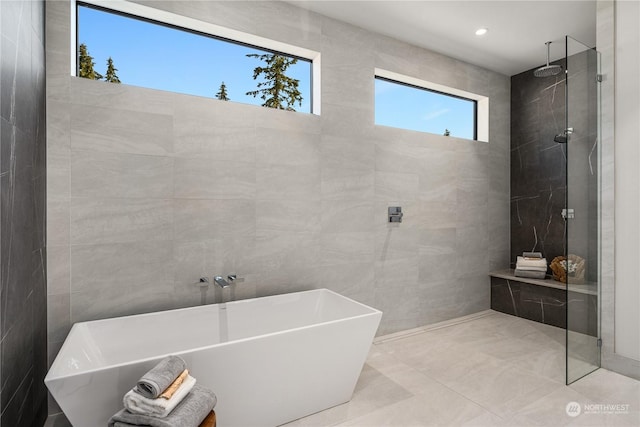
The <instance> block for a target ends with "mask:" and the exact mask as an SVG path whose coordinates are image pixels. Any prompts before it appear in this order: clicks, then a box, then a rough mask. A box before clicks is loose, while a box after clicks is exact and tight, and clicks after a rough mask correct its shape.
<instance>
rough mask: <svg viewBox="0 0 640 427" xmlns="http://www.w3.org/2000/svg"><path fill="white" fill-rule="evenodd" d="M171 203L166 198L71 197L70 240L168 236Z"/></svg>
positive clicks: (86, 241) (95, 241)
mask: <svg viewBox="0 0 640 427" xmlns="http://www.w3.org/2000/svg"><path fill="white" fill-rule="evenodd" d="M172 205H173V203H172V201H171V200H166V199H73V200H71V233H70V234H71V244H72V245H79V244H100V243H121V242H135V241H157V240H170V239H171V238H172V230H171V224H172V222H173V209H172V208H173V206H172Z"/></svg>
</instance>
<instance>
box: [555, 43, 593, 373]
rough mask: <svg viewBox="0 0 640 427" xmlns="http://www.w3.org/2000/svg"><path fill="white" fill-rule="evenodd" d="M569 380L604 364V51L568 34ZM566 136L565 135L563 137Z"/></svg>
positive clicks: (567, 281) (566, 80) (564, 213)
mask: <svg viewBox="0 0 640 427" xmlns="http://www.w3.org/2000/svg"><path fill="white" fill-rule="evenodd" d="M564 62H565V64H566V70H565V73H566V74H565V77H566V78H565V102H566V104H565V105H566V106H565V128H564V130H563V131H562V133H561V134H560V135H559V138H557V139H556V141H558V139H560V143H561V144H563V145H564V153H565V156H566V174H565V176H566V189H567V190H566V203H565V210H564V211H563V217H564V219H565V236H564V238H565V245H564V246H565V254H564V257H565V258H566V264H565V265H566V267H567V268H566V269H567V275H566V276H565V285H566V289H567V305H566V307H567V308H566V315H567V323H566V324H567V330H566V382H567V384H570V383H572V382H574V381H576V380H577V379H579V378H582V377H583V376H585V375H587V374H589V373H590V372H592V371H594V370H595V369H597V368H598V367H599V366H600V345H601V342H600V339H599V337H600V318H599V313H600V303H599V302H600V298H599V295H600V147H601V144H600V143H599V142H600V93H599V91H600V81H601V75H600V54H599V53H598V52H597V51H596V50H595V49H593V48H590V47H588V46H586V45H584V44H583V43H581V42H579V41H577V40H575V39H573V38H571V37H569V36H567V37H566V39H565V61H564ZM562 137H565V139H564V141H566V142H563V140H562Z"/></svg>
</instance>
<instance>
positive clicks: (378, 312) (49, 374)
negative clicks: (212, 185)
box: [44, 288, 383, 387]
mask: <svg viewBox="0 0 640 427" xmlns="http://www.w3.org/2000/svg"><path fill="white" fill-rule="evenodd" d="M324 292H328V293H331V294H334V295H337V296H338V297H340V298H344V299H346V300H349V301H350V302H352V303H354V304H356V305H359V306H362V307H364V308H366V309H368V310H370V311H371V312H370V313H364V314H359V315H356V316H349V317H343V318H340V319H335V320H329V321H325V322H319V323H313V324H311V325H305V326H299V327H295V328H290V329H285V330H282V331H277V332H269V333H264V334H259V335H253V336H250V337H245V338H239V339H236V340H232V341H226V342H219V343H215V344H210V345H205V346H199V347H192V348H189V349H187V350H181V351H175V352H171V353H166V354H165V353H162V354H158V355H154V356H151V357H144V358H139V359H133V360H130V361H128V362H121V363H114V364H111V365H107V366H101V367H98V368H91V369H86V370H82V371H77V372H74V373H72V374H67V375H53V372H55V369H54V368H55V367H56V365H57V364H58V355H60V354H61V353H63V351H64V350H65V347H66V346H67V345H71V344H70V343H68V342H67V339H66V338H65V341H64V342H63V344H62V347H60V350H59V351H58V353H57V354H56V357H55V359H54V360H53V363H52V364H51V366H50V367H49V370H48V371H47V375H46V376H45V378H44V382H45V384H47V387H48V385H49V383H51V381H55V380H58V379H63V378H73V377H76V376H78V375H84V374H90V373H94V372H101V371H105V370H107V369H114V368H119V367H122V366H128V365H131V364H135V363H144V362H149V361H152V360H158V359H162V358H164V357H167V356H170V355H176V356H180V355H183V354H187V353H191V352H195V351H200V350H207V349H210V348H213V347H222V346H228V345H231V344H234V343H240V342H246V341H251V340H254V339H258V338H265V337H270V336H278V335H282V334H284V333H288V332H292V331H301V330H305V329H311V328H318V327H320V326H324V325H331V324H335V323H339V322H344V321H345V320H352V319H361V318H365V317H370V316H380V317H382V314H383V313H382V311H381V310H378V309H376V308H373V307H371V306H368V305H366V304H363V303H361V302H358V301H356V300H354V299H352V298H349V297H346V296H344V295H342V294H339V293H338V292H335V291H332V290H331V289H327V288H318V289H308V290H305V291H298V292H288V293H285V294H275V295H267V296H262V297H254V298H247V299H242V300H237V301H229V302H226V303H215V304H204V305H197V306H192V307H183V308H174V309H169V310H160V311H152V312H149V313H140V314H129V315H126V316H117V317H109V318H105V319H97V320H86V321H83V322H76V323H74V324H73V325H72V326H71V329H70V330H69V334H68V335H67V337H69V336H70V335H71V333H72V332H73V330H74V329H76V328H77V327H81V326H82V325H84V324H85V323H89V322H91V323H93V322H107V321H110V320H113V319H122V318H127V317H140V316H151V315H155V314H158V313H164V312H177V311H185V310H192V309H194V308H201V307H206V306H211V305H220V304H236V303H249V302H251V301H252V300H256V299H271V298H277V297H279V296H282V295H290V294H305V293H324ZM378 326H379V323H378ZM376 331H377V327H376ZM374 336H375V332H374ZM59 363H62V361H61V362H59Z"/></svg>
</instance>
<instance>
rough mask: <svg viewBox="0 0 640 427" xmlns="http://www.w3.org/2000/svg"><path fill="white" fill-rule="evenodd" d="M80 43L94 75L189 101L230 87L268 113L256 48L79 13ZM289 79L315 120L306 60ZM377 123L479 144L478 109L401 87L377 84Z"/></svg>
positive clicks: (84, 9)
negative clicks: (111, 73)
mask: <svg viewBox="0 0 640 427" xmlns="http://www.w3.org/2000/svg"><path fill="white" fill-rule="evenodd" d="M78 43H84V44H86V45H87V48H88V51H89V54H90V55H91V56H92V57H93V58H94V62H95V66H94V68H95V70H96V71H98V72H99V73H101V74H104V73H105V71H106V68H107V66H106V63H107V59H108V58H109V56H111V57H112V58H113V61H114V65H115V67H116V68H117V69H118V72H117V74H118V77H119V78H120V80H121V82H122V83H125V84H130V85H135V86H143V87H148V88H153V89H160V90H167V91H173V92H179V93H186V94H190V95H197V96H205V97H214V96H215V94H216V93H217V92H218V89H219V87H220V84H221V83H222V82H223V81H224V83H225V85H226V87H227V92H228V96H229V98H230V99H231V101H235V102H242V103H247V104H254V105H261V104H262V103H263V102H264V101H263V100H262V99H261V98H259V97H258V98H254V97H252V96H248V95H246V92H248V91H251V90H255V89H256V85H257V83H258V82H259V81H260V80H258V81H256V80H254V79H253V70H254V68H255V67H257V66H260V65H264V63H263V62H262V61H259V60H258V59H256V58H248V57H247V56H246V55H247V54H248V53H265V52H264V51H260V50H258V49H256V48H252V47H247V46H244V45H239V44H235V43H229V42H225V41H221V40H217V39H215V38H211V37H204V36H202V35H199V34H194V33H191V32H188V31H180V30H176V29H174V28H170V27H167V26H163V25H157V24H152V23H149V22H146V21H142V20H138V19H132V18H128V17H124V16H121V15H118V14H112V13H106V12H103V11H100V10H96V9H93V8H89V7H79V8H78ZM287 75H288V76H290V77H293V78H296V79H298V80H299V81H300V83H299V90H300V91H301V92H302V97H303V101H302V106H298V105H297V104H296V105H295V106H294V108H295V109H296V111H301V112H307V113H309V112H311V85H310V82H311V63H310V62H307V61H303V60H299V61H298V62H297V64H295V65H293V66H291V67H290V68H289V70H288V71H287ZM375 93H376V99H375V102H376V105H375V115H376V119H375V120H376V123H377V124H380V125H385V126H393V127H399V128H405V129H411V130H418V131H423V132H430V133H435V134H439V135H442V134H443V133H444V131H445V129H448V130H449V131H450V132H451V136H456V137H459V138H467V139H473V131H474V129H473V119H472V118H473V102H470V101H468V100H461V99H459V98H454V97H448V96H442V95H440V94H434V93H433V92H430V91H427V90H419V89H416V88H414V87H409V86H406V85H402V84H395V83H390V82H388V81H385V80H380V79H376V83H375Z"/></svg>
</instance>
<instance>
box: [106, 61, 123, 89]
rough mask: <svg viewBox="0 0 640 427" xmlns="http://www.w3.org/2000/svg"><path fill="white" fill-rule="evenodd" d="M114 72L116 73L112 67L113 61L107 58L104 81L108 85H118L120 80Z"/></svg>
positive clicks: (115, 69)
mask: <svg viewBox="0 0 640 427" xmlns="http://www.w3.org/2000/svg"><path fill="white" fill-rule="evenodd" d="M116 71H118V69H117V68H116V67H115V66H114V65H113V59H111V57H109V59H107V72H106V74H105V77H104V80H105V81H107V82H109V83H120V79H119V78H118V75H117V74H116Z"/></svg>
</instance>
